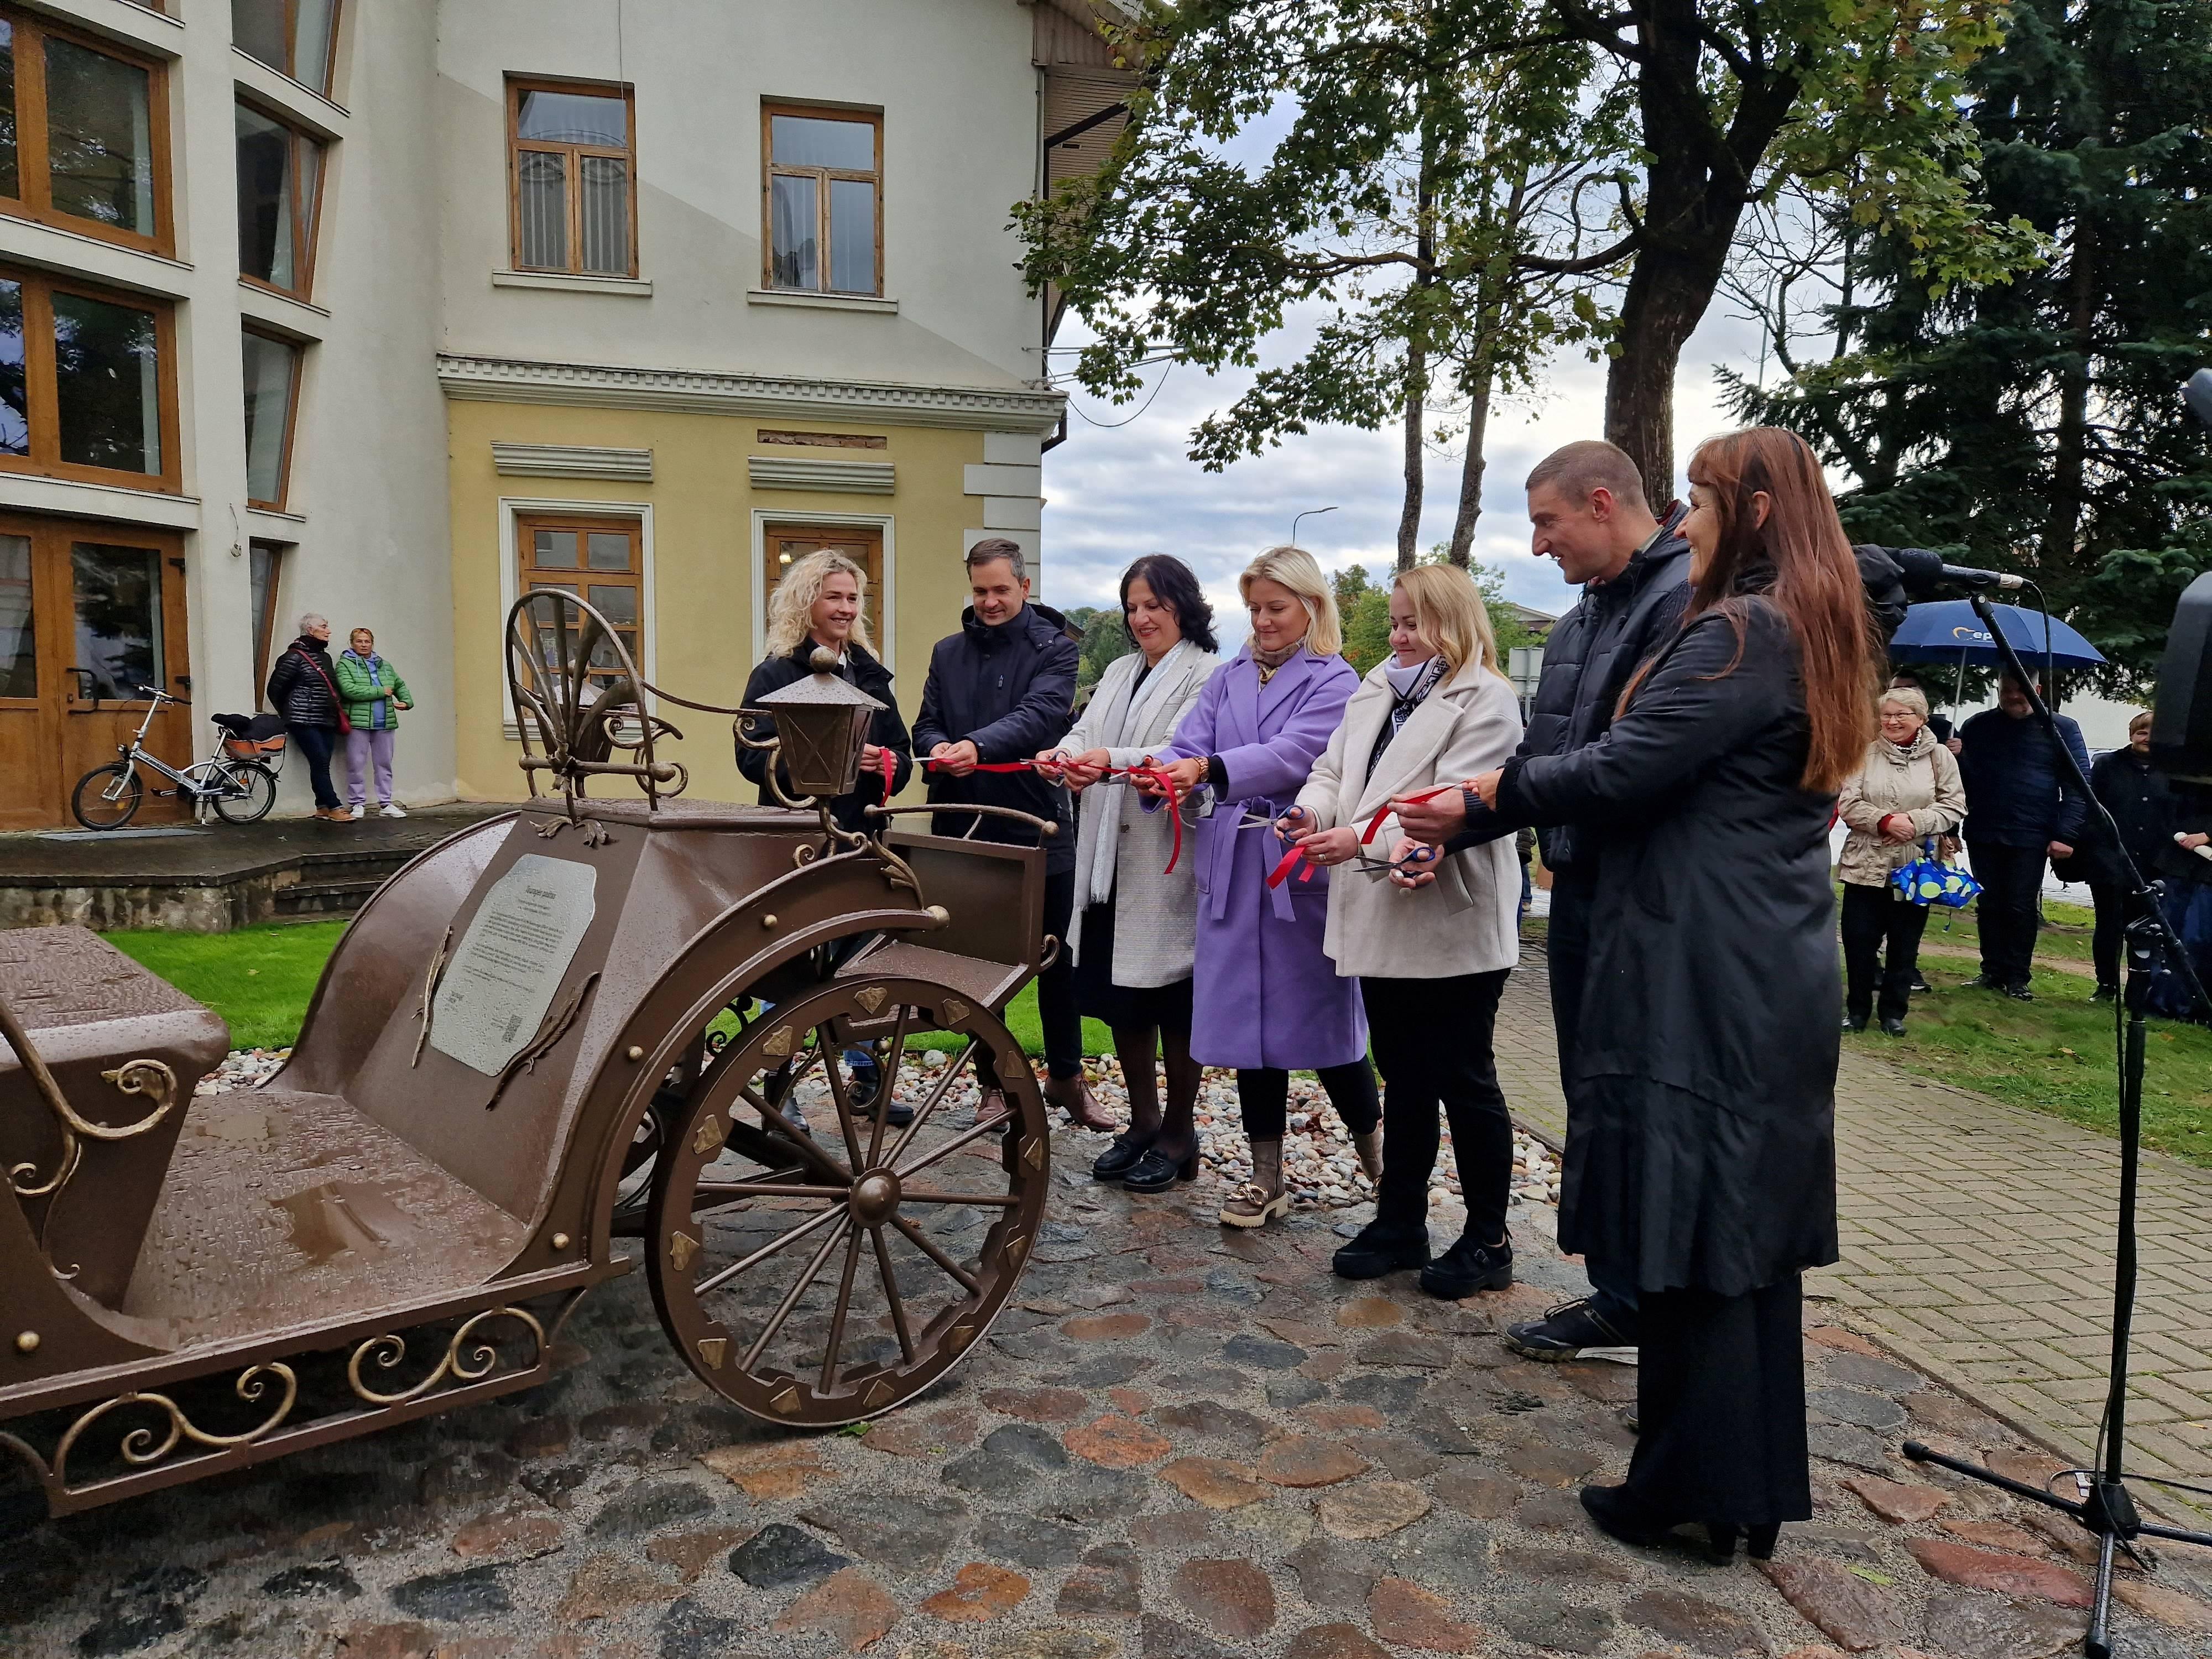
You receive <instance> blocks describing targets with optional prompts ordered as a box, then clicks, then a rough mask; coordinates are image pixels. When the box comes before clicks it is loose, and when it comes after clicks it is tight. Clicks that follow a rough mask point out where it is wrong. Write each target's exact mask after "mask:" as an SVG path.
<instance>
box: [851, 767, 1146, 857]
mask: <svg viewBox="0 0 2212 1659" xmlns="http://www.w3.org/2000/svg"><path fill="white" fill-rule="evenodd" d="M922 764H923V765H924V766H928V767H933V768H935V769H938V770H939V771H942V770H944V769H945V764H946V763H945V762H943V761H940V760H936V759H930V760H925V761H924V762H922ZM1045 764H1046V763H1045V762H1042V761H1033V760H1030V761H978V762H977V763H975V765H974V766H973V767H971V768H969V770H970V771H975V772H1030V771H1036V770H1038V769H1041V768H1042V767H1043V766H1044V765H1045ZM884 768H885V772H886V775H888V772H889V769H890V760H889V759H888V757H886V759H885V761H884ZM1098 775H1099V777H1100V778H1101V779H1102V780H1103V779H1105V778H1150V779H1151V780H1152V781H1153V782H1154V783H1155V784H1157V785H1158V787H1161V788H1162V789H1164V790H1166V791H1167V796H1168V822H1169V823H1170V826H1171V827H1172V828H1173V829H1174V831H1175V844H1174V846H1173V847H1172V848H1170V849H1169V852H1168V867H1167V868H1166V869H1164V870H1163V871H1162V872H1160V873H1161V874H1162V875H1164V876H1171V875H1173V874H1175V870H1176V864H1177V863H1179V862H1180V861H1181V860H1182V812H1181V811H1180V810H1179V809H1180V808H1181V806H1182V791H1180V790H1179V789H1177V788H1176V785H1175V780H1174V779H1173V778H1171V777H1170V776H1169V775H1167V774H1166V773H1165V772H1164V771H1163V770H1162V769H1160V768H1158V767H1157V766H1108V767H1102V768H1101V769H1099V773H1098Z"/></svg>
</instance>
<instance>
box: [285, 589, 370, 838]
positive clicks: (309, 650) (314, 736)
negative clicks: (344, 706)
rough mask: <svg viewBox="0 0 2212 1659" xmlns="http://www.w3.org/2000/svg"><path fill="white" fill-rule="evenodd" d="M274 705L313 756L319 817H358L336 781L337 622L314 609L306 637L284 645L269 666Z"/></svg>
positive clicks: (310, 770)
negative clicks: (333, 773) (334, 632)
mask: <svg viewBox="0 0 2212 1659" xmlns="http://www.w3.org/2000/svg"><path fill="white" fill-rule="evenodd" d="M268 693H269V707H270V708H271V709H273V710H275V711H276V713H277V714H282V715H283V717H284V729H285V731H286V732H288V733H289V734H290V736H291V738H292V741H293V742H295V743H296V744H299V745H300V752H301V754H303V755H305V756H306V757H307V781H309V782H310V783H312V784H313V786H314V789H315V816H316V817H319V818H321V819H322V820H323V821H324V822H325V823H346V824H350V823H352V822H353V814H352V813H350V812H349V811H346V810H345V809H344V808H343V806H341V805H339V804H338V792H337V789H336V788H335V787H332V785H331V753H332V751H334V750H336V749H337V741H338V734H339V732H340V730H341V727H340V725H339V719H340V710H339V707H338V682H337V672H336V671H335V670H334V668H333V667H332V665H331V625H330V623H329V622H328V621H327V620H325V618H323V617H319V616H317V615H315V614H314V612H313V611H309V612H308V613H307V615H306V616H304V617H301V618H300V637H299V638H298V639H296V640H294V641H292V643H291V644H289V645H288V646H286V647H284V654H283V656H281V657H279V658H277V659H276V666H275V667H274V668H272V669H270V671H269V686H268Z"/></svg>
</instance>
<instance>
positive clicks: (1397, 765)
mask: <svg viewBox="0 0 2212 1659" xmlns="http://www.w3.org/2000/svg"><path fill="white" fill-rule="evenodd" d="M1390 651H1391V655H1390V656H1389V659H1386V660H1385V661H1383V663H1381V664H1379V665H1377V666H1376V667H1375V668H1374V669H1373V670H1371V671H1370V672H1369V673H1368V675H1367V676H1366V678H1364V680H1363V681H1362V682H1361V684H1360V687H1359V690H1357V691H1356V692H1354V693H1353V694H1352V701H1351V702H1349V703H1347V704H1346V706H1345V711H1344V720H1343V723H1342V724H1340V726H1338V727H1337V728H1336V735H1335V736H1334V737H1333V738H1330V739H1329V745H1328V752H1327V753H1326V754H1325V755H1323V756H1322V758H1321V761H1320V763H1318V764H1316V766H1315V768H1314V769H1313V776H1312V778H1311V780H1310V781H1309V782H1308V783H1307V784H1306V787H1304V788H1303V789H1301V790H1300V791H1299V792H1298V799H1297V806H1296V807H1294V808H1293V809H1292V810H1291V811H1290V812H1288V813H1285V815H1284V817H1283V820H1282V823H1283V827H1284V828H1285V829H1286V830H1289V831H1293V832H1297V836H1298V841H1297V844H1298V845H1299V846H1300V847H1302V848H1304V850H1305V854H1306V856H1307V857H1308V858H1309V859H1310V860H1313V861H1314V862H1315V863H1316V864H1321V865H1324V866H1327V865H1342V864H1355V865H1357V866H1358V868H1357V869H1356V870H1346V871H1343V872H1339V873H1337V874H1336V875H1335V876H1334V878H1333V879H1332V880H1331V881H1330V883H1329V889H1328V933H1327V936H1326V938H1325V940H1324V944H1323V948H1324V949H1326V950H1327V951H1328V954H1329V957H1331V959H1332V960H1334V962H1335V963H1336V971H1337V972H1338V973H1339V974H1341V975H1357V976H1358V980H1359V992H1360V1000H1361V1001H1362V1002H1363V1003H1364V1006H1365V1007H1366V1010H1367V1028H1368V1031H1369V1033H1370V1037H1371V1040H1372V1041H1373V1043H1374V1048H1375V1063H1376V1066H1378V1067H1379V1068H1380V1069H1381V1071H1382V1073H1383V1084H1384V1088H1385V1093H1384V1104H1383V1179H1382V1182H1381V1183H1380V1185H1379V1186H1378V1188H1377V1190H1376V1202H1375V1219H1374V1220H1373V1221H1371V1222H1370V1223H1369V1224H1368V1225H1367V1226H1366V1227H1365V1228H1364V1229H1362V1230H1361V1231H1360V1233H1359V1235H1358V1237H1356V1238H1354V1239H1353V1240H1352V1242H1351V1243H1349V1244H1346V1246H1345V1247H1344V1248H1343V1249H1340V1250H1339V1251H1337V1253H1336V1259H1335V1267H1336V1271H1337V1272H1338V1273H1340V1274H1342V1275H1343V1276H1344V1277H1346V1279H1375V1278H1379V1277H1381V1276H1382V1275H1383V1274H1384V1273H1389V1272H1390V1271H1392V1270H1393V1269H1394V1268H1399V1267H1419V1268H1421V1269H1422V1273H1421V1288H1422V1289H1423V1290H1425V1291H1428V1292H1429V1293H1430V1294H1431V1295H1432V1296H1440V1297H1451V1298H1454V1299H1457V1298H1458V1297H1464V1296H1470V1295H1472V1294H1474V1292H1475V1291H1486V1290H1490V1291H1498V1290H1504V1288H1505V1287H1506V1286H1507V1285H1510V1284H1511V1283H1512V1282H1513V1246H1512V1243H1511V1241H1510V1239H1508V1237H1506V1232H1505V1206H1506V1199H1507V1194H1508V1193H1509V1191H1510V1188H1511V1184H1512V1178H1513V1125H1512V1120H1511V1119H1510V1118H1509V1117H1508V1116H1507V1115H1506V1110H1505V1094H1504V1091H1503V1090H1502V1089H1500V1088H1499V1087H1498V1067H1497V1065H1496V1062H1495V1060H1494V1057H1493V1055H1492V1047H1491V1043H1492V1029H1493V1027H1494V1025H1495V1024H1496V1021H1497V1018H1498V996H1499V994H1500V993H1502V992H1503V991H1504V988H1505V975H1507V974H1508V973H1509V972H1510V971H1511V969H1512V967H1513V964H1514V963H1516V961H1518V960H1519V959H1520V954H1521V942H1520V927H1519V915H1518V912H1519V905H1520V899H1521V878H1520V872H1518V871H1517V870H1516V869H1515V867H1514V860H1513V842H1512V841H1511V839H1510V837H1509V838H1507V839H1505V840H1502V841H1493V842H1488V843H1486V844H1485V845H1483V846H1480V847H1471V848H1468V849H1466V850H1465V851H1463V852H1460V853H1455V854H1451V855H1450V856H1449V857H1447V858H1445V859H1443V860H1442V861H1441V864H1440V866H1438V867H1437V872H1436V879H1435V880H1434V881H1433V882H1431V883H1429V884H1426V885H1425V886H1422V887H1420V888H1419V889H1407V888H1404V887H1401V886H1398V885H1396V884H1393V883H1392V882H1391V881H1389V879H1388V878H1386V877H1385V876H1384V875H1383V873H1382V871H1381V869H1380V868H1379V866H1382V865H1383V863H1384V862H1385V861H1386V860H1389V858H1390V857H1391V856H1392V855H1393V854H1394V853H1395V850H1396V848H1397V844H1398V842H1399V839H1400V836H1399V830H1398V821H1397V819H1396V817H1395V816H1386V817H1383V821H1382V823H1381V824H1380V825H1379V826H1378V827H1376V830H1375V833H1374V834H1373V836H1371V838H1369V839H1368V840H1366V842H1365V843H1364V845H1363V843H1362V837H1363V836H1367V834H1368V829H1369V826H1370V823H1373V821H1374V819H1375V817H1376V814H1377V813H1378V812H1383V811H1384V810H1385V808H1386V806H1387V805H1388V804H1389V801H1390V800H1391V799H1392V798H1393V797H1400V798H1403V797H1406V796H1409V795H1418V794H1419V793H1422V792H1423V791H1424V790H1427V789H1432V788H1434V787H1437V786H1438V785H1449V786H1451V787H1457V786H1458V782H1459V780H1461V779H1462V778H1469V777H1473V776H1474V775H1476V774H1478V773H1480V772H1483V771H1486V770H1488V769H1491V768H1492V767H1495V766H1500V765H1503V764H1504V762H1505V761H1506V759H1507V758H1508V757H1510V756H1511V754H1512V753H1513V751H1514V750H1515V749H1516V747H1517V746H1518V745H1519V744H1520V741H1521V709H1520V704H1519V702H1518V701H1517V700H1516V697H1515V696H1514V693H1513V687H1512V684H1511V683H1510V682H1509V681H1508V680H1507V679H1506V678H1505V676H1504V672H1503V671H1501V669H1500V668H1499V666H1498V642H1497V638H1496V636H1495V635H1493V634H1492V631H1491V627H1490V615H1489V612H1488V611H1486V610H1485V609H1484V607H1483V603H1482V596H1481V595H1480V593H1479V592H1476V591H1475V586H1474V583H1473V582H1472V581H1470V580H1468V576H1467V574H1466V573H1465V572H1464V571H1461V570H1455V569H1454V568H1451V567H1450V566H1449V565H1424V566H1422V567H1420V568H1418V569H1413V570H1408V571H1406V572H1404V573H1403V574H1401V575H1400V576H1399V577H1398V580H1397V585H1396V586H1395V587H1393V588H1392V589H1391V592H1390ZM1439 1104H1441V1105H1442V1107H1443V1111H1444V1114H1445V1115H1446V1116H1447V1117H1449V1119H1450V1121H1451V1132H1452V1148H1453V1152H1454V1153H1455V1156H1456V1158H1457V1159H1458V1164H1459V1180H1460V1189H1461V1191H1462V1194H1464V1195H1465V1197H1466V1200H1467V1231H1466V1232H1465V1233H1464V1234H1463V1235H1462V1237H1461V1238H1460V1240H1459V1242H1458V1243H1456V1244H1455V1245H1453V1246H1452V1248H1451V1249H1449V1251H1447V1252H1446V1253H1445V1254H1444V1255H1442V1256H1440V1257H1438V1258H1437V1259H1436V1260H1435V1261H1431V1260H1430V1258H1429V1228H1428V1221H1429V1203H1428V1198H1429V1175H1430V1172H1431V1170H1432V1169H1433V1168H1434V1167H1435V1164H1436V1159H1437V1107H1438V1105H1439Z"/></svg>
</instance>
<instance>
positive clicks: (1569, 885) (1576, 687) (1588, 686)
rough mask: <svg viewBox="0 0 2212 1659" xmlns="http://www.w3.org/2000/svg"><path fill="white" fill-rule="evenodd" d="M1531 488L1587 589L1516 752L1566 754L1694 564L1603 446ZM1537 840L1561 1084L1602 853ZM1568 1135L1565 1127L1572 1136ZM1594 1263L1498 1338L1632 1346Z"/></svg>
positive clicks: (1630, 1291) (1468, 797) (1538, 538)
mask: <svg viewBox="0 0 2212 1659" xmlns="http://www.w3.org/2000/svg"><path fill="white" fill-rule="evenodd" d="M1682 517H1683V510H1682V508H1681V507H1680V506H1678V505H1673V506H1669V507H1668V510H1667V513H1666V515H1665V517H1664V520H1663V521H1662V520H1661V519H1658V518H1655V517H1653V516H1652V513H1651V509H1650V506H1649V505H1648V504H1647V503H1646V502H1645V501H1644V485H1643V482H1642V475H1641V474H1640V473H1639V472H1638V470H1637V466H1636V463H1635V462H1634V461H1632V460H1631V459H1629V457H1628V456H1627V454H1626V453H1625V452H1623V451H1621V450H1620V449H1617V448H1615V447H1613V445H1611V444H1608V443H1599V442H1589V443H1577V444H1569V445H1568V446H1567V447H1565V448H1564V449H1561V450H1559V451H1556V452H1555V453H1553V454H1552V455H1551V456H1549V457H1548V458H1547V459H1545V460H1544V461H1543V462H1541V464H1540V465H1538V466H1537V468H1536V470H1535V471H1533V472H1531V473H1530V474H1529V475H1528V518H1529V520H1530V522H1531V523H1533V524H1534V526H1535V535H1534V542H1533V545H1534V549H1535V550H1536V552H1537V553H1539V554H1540V555H1543V556H1547V557H1550V558H1553V559H1557V560H1558V561H1559V574H1560V575H1561V576H1562V577H1564V578H1565V580H1568V581H1570V582H1576V583H1579V584H1581V585H1582V588H1583V597H1582V599H1581V602H1580V603H1578V604H1577V605H1576V606H1575V607H1574V608H1573V609H1572V610H1571V611H1568V612H1567V614H1566V615H1565V617H1561V618H1560V619H1559V622H1558V623H1556V624H1555V625H1554V626H1553V629H1552V632H1551V636H1550V638H1548V639H1547V641H1545V643H1544V673H1543V678H1542V679H1541V680H1540V681H1539V682H1538V683H1537V686H1536V696H1535V700H1534V705H1533V707H1532V708H1531V709H1530V712H1529V717H1528V732H1527V735H1526V736H1525V737H1524V738H1522V744H1521V748H1520V750H1519V753H1520V754H1521V755H1522V757H1529V756H1535V755H1565V754H1569V753H1571V752H1572V751H1574V750H1577V749H1582V748H1584V747H1587V746H1588V745H1589V744H1594V743H1595V742H1596V741H1597V740H1598V739H1599V738H1602V737H1603V736H1604V735H1605V733H1606V729H1607V727H1608V726H1611V725H1612V723H1613V705H1614V704H1615V703H1617V702H1619V701H1620V693H1621V690H1622V688H1623V687H1624V686H1626V684H1627V683H1628V679H1629V677H1630V676H1631V675H1632V674H1633V673H1634V672H1635V671H1636V669H1637V667H1638V665H1640V664H1641V663H1642V662H1643V661H1644V659H1645V658H1647V657H1649V656H1650V655H1651V654H1652V653H1654V652H1656V650H1658V649H1659V647H1661V646H1662V644H1664V643H1665V642H1666V641H1668V640H1669V639H1671V638H1672V637H1673V636H1674V632H1675V630H1676V629H1677V628H1678V627H1679V626H1680V623H1681V620H1682V610H1683V607H1684V605H1686V604H1687V602H1688V599H1689V568H1690V544H1688V543H1687V542H1686V541H1684V540H1683V539H1682V538H1681V536H1680V534H1679V533H1678V532H1677V526H1679V525H1680V522H1681V520H1682ZM1393 805H1394V806H1395V809H1396V811H1397V813H1398V819H1399V822H1400V823H1401V824H1402V825H1403V826H1404V827H1405V831H1406V835H1407V837H1408V839H1410V840H1413V841H1419V842H1429V843H1430V844H1431V845H1442V846H1443V847H1444V848H1447V849H1449V850H1451V851H1454V852H1456V851H1458V850H1459V849H1460V848H1462V847H1470V846H1474V845H1475V844H1477V843H1479V842H1486V841H1493V840H1495V839H1497V838H1498V836H1502V835H1508V834H1510V833H1511V832H1510V830H1508V829H1503V828H1501V827H1499V825H1498V823H1497V821H1496V819H1495V818H1494V817H1493V816H1492V813H1491V812H1490V811H1489V810H1488V809H1487V808H1486V807H1485V806H1484V805H1482V803H1481V802H1480V800H1478V799H1475V797H1474V793H1473V792H1472V791H1459V792H1455V793H1449V794H1445V795H1440V796H1438V797H1437V799H1434V800H1432V801H1428V802H1425V803H1419V804H1415V803H1412V802H1407V801H1399V802H1395V803H1393ZM1538 836H1539V838H1540V839H1541V842H1542V845H1543V849H1544V864H1545V866H1546V867H1547V869H1549V870H1550V871H1551V872H1552V915H1551V921H1550V924H1549V931H1548V933H1547V936H1546V937H1547V943H1546V954H1547V957H1548V958H1549V961H1550V967H1551V985H1552V1023H1553V1027H1554V1029H1555V1030H1556V1033H1557V1036H1558V1038H1559V1070H1560V1073H1561V1075H1562V1077H1563V1078H1564V1077H1565V1074H1566V1073H1568V1071H1569V1070H1570V1069H1571V1066H1572V1065H1573V1063H1574V1054H1575V1053H1576V1049H1577V1030H1578V1029H1579V1027H1580V1025H1581V1023H1582V1018H1583V975H1584V973H1585V971H1586V969H1587V966H1588V963H1589V935H1590V925H1591V921H1592V916H1591V909H1592V902H1593V897H1594V895H1595V892H1596V887H1597V863H1598V858H1599V855H1600V848H1599V845H1598V836H1597V835H1596V834H1595V833H1594V832H1592V831H1590V830H1588V829H1584V828H1583V827H1581V826H1578V825H1575V824H1563V825H1560V826H1559V827H1558V828H1556V829H1542V830H1540V831H1538ZM1574 1133H1575V1127H1574V1124H1573V1122H1572V1121H1570V1122H1569V1123H1568V1125H1567V1135H1568V1139H1570V1141H1571V1140H1572V1139H1573V1138H1574ZM1385 1156H1386V1158H1387V1156H1388V1154H1387V1152H1386V1154H1385ZM1569 1167H1570V1169H1571V1168H1572V1167H1573V1165H1572V1163H1571V1162H1570V1164H1569ZM1589 1277H1590V1285H1591V1294H1590V1295H1589V1297H1585V1298H1583V1299H1582V1300H1580V1301H1577V1302H1571V1303H1569V1304H1567V1305H1565V1307H1563V1308H1559V1309H1555V1310H1553V1312H1552V1313H1550V1314H1549V1315H1547V1316H1545V1317H1544V1318H1542V1319H1541V1320H1535V1321H1532V1322H1528V1323H1526V1324H1521V1325H1516V1326H1514V1327H1512V1328H1510V1331H1509V1332H1508V1333H1507V1340H1508V1341H1510V1343H1511V1344H1512V1346H1514V1347H1516V1348H1517V1349H1519V1350H1520V1351H1521V1352H1522V1353H1525V1354H1528V1355H1529V1356H1531V1357H1532V1358H1539V1359H1571V1358H1575V1357H1576V1356H1577V1354H1579V1353H1581V1352H1583V1350H1585V1349H1588V1348H1603V1347H1625V1346H1632V1345H1633V1344H1634V1343H1635V1341H1636V1304H1637V1287H1636V1283H1635V1280H1634V1279H1633V1278H1632V1277H1630V1276H1626V1275H1622V1276H1618V1277H1616V1276H1615V1275H1614V1274H1613V1273H1611V1272H1610V1271H1608V1264H1607V1263H1605V1262H1603V1261H1591V1262H1590V1263H1589Z"/></svg>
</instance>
